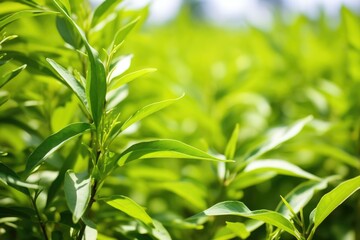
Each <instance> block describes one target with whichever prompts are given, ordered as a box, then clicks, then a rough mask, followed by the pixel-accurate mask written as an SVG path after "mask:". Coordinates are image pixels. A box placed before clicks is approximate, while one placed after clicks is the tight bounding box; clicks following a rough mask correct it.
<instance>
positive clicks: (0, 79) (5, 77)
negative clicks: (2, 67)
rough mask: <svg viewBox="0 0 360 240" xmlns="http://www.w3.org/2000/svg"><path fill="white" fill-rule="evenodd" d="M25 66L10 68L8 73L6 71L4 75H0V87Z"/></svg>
mask: <svg viewBox="0 0 360 240" xmlns="http://www.w3.org/2000/svg"><path fill="white" fill-rule="evenodd" d="M25 68H26V64H24V65H22V66H20V67H18V68H16V69H14V70H12V71H11V72H9V73H6V74H5V75H3V76H1V77H0V88H1V87H3V86H4V85H5V84H7V83H8V82H9V81H10V80H11V79H13V78H14V77H16V76H17V75H18V74H19V73H20V72H21V71H22V70H24V69H25Z"/></svg>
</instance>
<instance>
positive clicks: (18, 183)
mask: <svg viewBox="0 0 360 240" xmlns="http://www.w3.org/2000/svg"><path fill="white" fill-rule="evenodd" d="M0 181H2V182H4V183H5V184H7V185H9V186H11V187H13V188H15V189H16V190H18V191H20V192H22V193H24V194H26V195H28V194H30V193H29V190H28V188H32V189H37V188H39V186H38V185H36V184H32V183H27V182H24V181H22V180H21V179H20V178H19V176H18V175H17V174H16V173H15V172H14V171H13V170H11V169H10V168H9V167H8V166H6V165H5V164H3V163H1V162H0Z"/></svg>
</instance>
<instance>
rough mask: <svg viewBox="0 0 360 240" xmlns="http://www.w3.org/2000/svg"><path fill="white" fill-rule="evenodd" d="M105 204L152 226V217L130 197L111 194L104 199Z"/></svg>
mask: <svg viewBox="0 0 360 240" xmlns="http://www.w3.org/2000/svg"><path fill="white" fill-rule="evenodd" d="M104 200H105V201H106V203H107V204H109V205H110V206H112V207H114V208H116V209H118V210H120V211H122V212H124V213H126V214H127V215H129V216H131V217H133V218H135V219H138V220H140V221H142V222H143V223H145V224H147V225H150V226H152V225H153V220H152V218H151V217H150V216H149V215H148V214H147V213H146V211H145V210H144V208H143V207H141V206H140V205H139V204H137V203H136V202H135V201H134V200H132V199H131V198H128V197H126V196H122V195H117V196H112V197H111V198H110V199H104Z"/></svg>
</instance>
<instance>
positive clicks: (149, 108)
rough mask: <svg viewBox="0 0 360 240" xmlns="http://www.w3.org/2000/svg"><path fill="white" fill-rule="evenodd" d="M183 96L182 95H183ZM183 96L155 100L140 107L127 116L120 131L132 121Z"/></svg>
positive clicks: (158, 109)
mask: <svg viewBox="0 0 360 240" xmlns="http://www.w3.org/2000/svg"><path fill="white" fill-rule="evenodd" d="M183 96H184V95H183ZM183 96H180V97H178V98H175V99H169V100H165V101H160V102H156V103H152V104H149V105H147V106H145V107H143V108H141V109H140V110H138V111H137V112H136V113H134V115H132V116H131V117H129V118H128V119H127V120H126V121H125V122H124V124H123V125H122V126H121V131H124V130H125V129H126V128H128V127H130V126H131V125H132V124H133V123H135V122H137V121H139V120H141V119H143V118H145V117H147V116H149V115H151V114H153V113H155V112H157V111H160V110H161V109H163V108H165V107H167V106H169V105H171V104H172V103H174V102H175V101H177V100H179V99H181V98H182V97H183Z"/></svg>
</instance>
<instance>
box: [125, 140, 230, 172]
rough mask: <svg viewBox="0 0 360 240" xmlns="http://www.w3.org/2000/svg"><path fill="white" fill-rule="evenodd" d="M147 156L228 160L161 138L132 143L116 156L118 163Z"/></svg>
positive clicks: (146, 157)
mask: <svg viewBox="0 0 360 240" xmlns="http://www.w3.org/2000/svg"><path fill="white" fill-rule="evenodd" d="M148 158H185V159H197V160H208V161H229V160H222V159H218V158H216V157H214V156H211V155H210V154H208V153H206V152H203V151H201V150H199V149H197V148H194V147H192V146H190V145H187V144H185V143H182V142H180V141H176V140H170V139H161V140H154V141H148V142H140V143H136V144H134V145H132V146H131V147H129V148H128V149H126V150H125V151H124V152H122V153H121V154H120V155H119V156H118V165H119V166H123V165H124V164H125V163H126V162H131V161H134V160H138V159H148Z"/></svg>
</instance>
